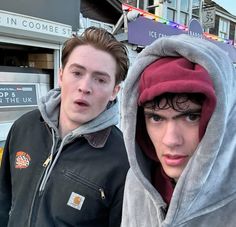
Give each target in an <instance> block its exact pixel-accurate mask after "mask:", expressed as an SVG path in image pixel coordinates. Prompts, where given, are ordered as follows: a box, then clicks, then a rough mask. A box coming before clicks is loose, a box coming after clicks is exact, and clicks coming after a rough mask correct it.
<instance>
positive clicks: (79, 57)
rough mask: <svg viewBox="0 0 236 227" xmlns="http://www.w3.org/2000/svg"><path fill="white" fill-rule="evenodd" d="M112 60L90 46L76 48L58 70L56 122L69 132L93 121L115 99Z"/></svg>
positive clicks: (113, 60)
mask: <svg viewBox="0 0 236 227" xmlns="http://www.w3.org/2000/svg"><path fill="white" fill-rule="evenodd" d="M116 67H117V66H116V61H115V59H114V58H113V56H112V55H110V54H109V53H107V52H105V51H101V50H98V49H96V48H94V47H92V46H90V45H82V46H78V47H76V48H75V49H74V50H73V51H72V53H71V55H70V56H69V59H68V62H67V64H66V65H65V67H64V69H61V70H60V77H59V86H60V87H61V109H60V123H61V124H63V125H66V127H67V129H69V130H73V129H75V128H77V127H79V126H80V125H82V124H84V123H86V122H88V121H90V120H92V119H94V118H96V117H97V116H98V115H99V114H100V113H101V112H103V111H104V110H105V108H106V106H107V104H108V102H109V101H112V100H114V99H115V98H116V95H117V93H118V91H119V86H118V85H116V86H115V75H116V70H117V69H116Z"/></svg>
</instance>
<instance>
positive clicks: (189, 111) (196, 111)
mask: <svg viewBox="0 0 236 227" xmlns="http://www.w3.org/2000/svg"><path fill="white" fill-rule="evenodd" d="M201 110H202V109H201V108H196V109H188V110H186V111H181V112H180V113H179V114H178V115H176V116H174V117H173V119H176V118H180V117H182V116H186V115H188V114H199V113H201Z"/></svg>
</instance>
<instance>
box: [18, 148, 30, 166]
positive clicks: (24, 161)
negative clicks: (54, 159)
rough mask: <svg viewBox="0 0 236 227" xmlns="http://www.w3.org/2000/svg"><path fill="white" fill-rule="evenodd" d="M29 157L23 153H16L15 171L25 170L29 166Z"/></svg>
mask: <svg viewBox="0 0 236 227" xmlns="http://www.w3.org/2000/svg"><path fill="white" fill-rule="evenodd" d="M30 160H31V158H30V156H29V155H28V154H27V153H25V152H24V151H18V152H16V161H15V168H16V169H25V168H27V167H28V166H29V165H30Z"/></svg>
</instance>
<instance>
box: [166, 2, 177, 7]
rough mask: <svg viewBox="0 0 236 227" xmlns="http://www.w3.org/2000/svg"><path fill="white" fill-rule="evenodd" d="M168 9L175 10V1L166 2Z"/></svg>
mask: <svg viewBox="0 0 236 227" xmlns="http://www.w3.org/2000/svg"><path fill="white" fill-rule="evenodd" d="M167 4H168V7H171V8H174V9H176V7H177V5H176V0H171V1H167Z"/></svg>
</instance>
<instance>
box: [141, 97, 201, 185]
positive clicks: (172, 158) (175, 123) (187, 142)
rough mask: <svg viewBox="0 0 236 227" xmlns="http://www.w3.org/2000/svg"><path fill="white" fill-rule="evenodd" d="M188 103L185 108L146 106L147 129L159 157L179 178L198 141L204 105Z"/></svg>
mask: <svg viewBox="0 0 236 227" xmlns="http://www.w3.org/2000/svg"><path fill="white" fill-rule="evenodd" d="M187 104H188V105H189V107H188V109H187V110H186V111H184V112H178V111H175V110H174V109H172V108H169V109H165V110H154V111H153V110H152V109H148V108H145V109H144V112H145V122H146V127H147V132H148V134H149V137H150V139H151V141H152V143H153V145H154V147H155V150H156V154H157V157H158V159H159V161H160V163H161V165H162V167H163V169H164V171H165V173H166V174H167V175H168V176H169V177H171V178H173V179H175V180H176V181H177V180H178V178H179V177H180V175H181V173H182V172H183V170H184V168H185V166H186V165H187V163H188V161H189V159H190V158H191V156H192V155H193V153H194V151H195V150H196V148H197V146H198V144H199V120H200V112H201V106H200V105H197V104H195V103H193V102H191V101H188V102H187ZM160 106H161V105H160Z"/></svg>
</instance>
